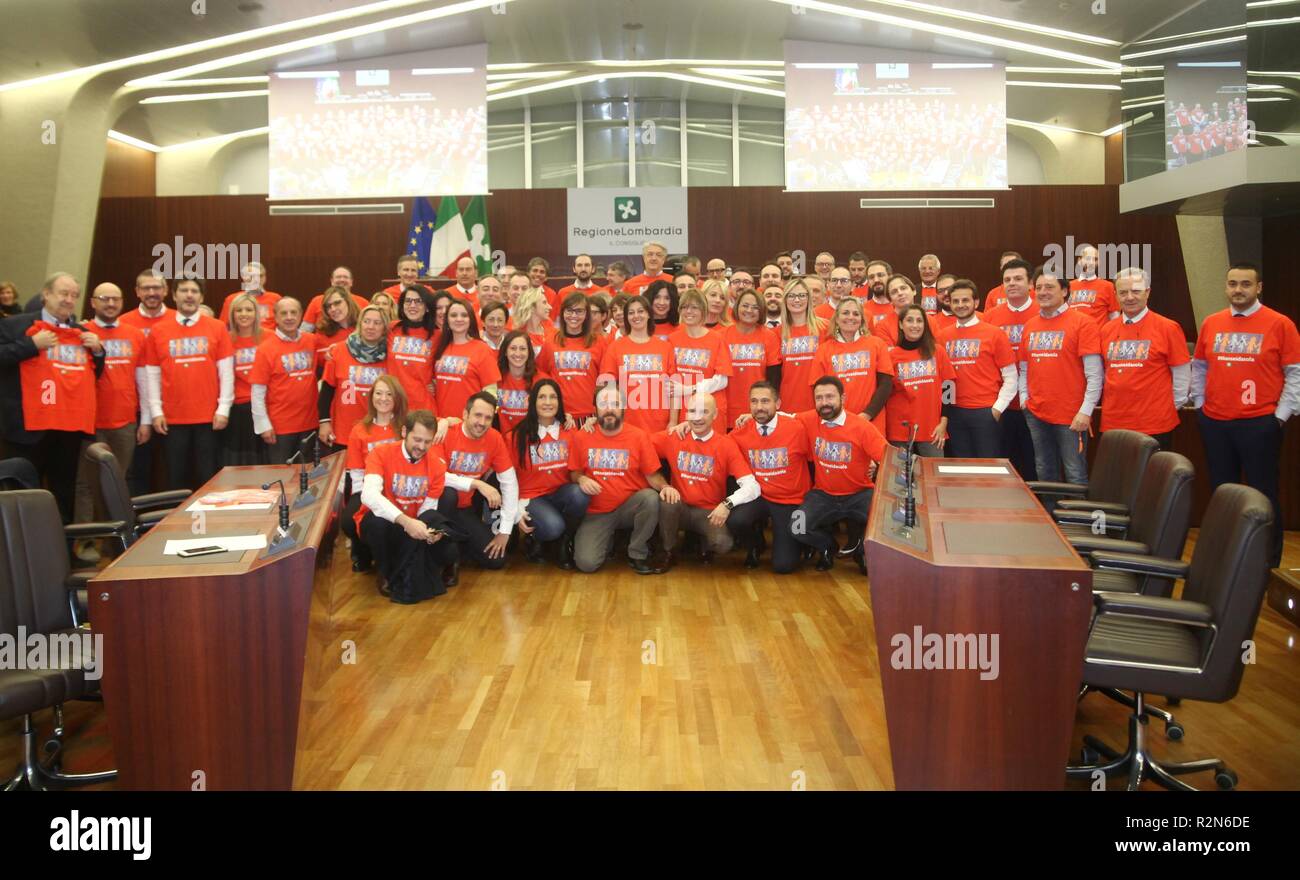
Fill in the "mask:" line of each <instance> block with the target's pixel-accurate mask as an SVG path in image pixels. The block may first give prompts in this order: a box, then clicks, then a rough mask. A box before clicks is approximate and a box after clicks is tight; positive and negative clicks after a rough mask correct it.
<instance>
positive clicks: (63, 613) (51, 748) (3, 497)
mask: <svg viewBox="0 0 1300 880" xmlns="http://www.w3.org/2000/svg"><path fill="white" fill-rule="evenodd" d="M0 527H2V529H3V538H2V539H0V633H4V634H5V635H8V636H10V637H11V638H13V639H15V641H16V643H17V642H18V639H19V633H20V630H21V632H22V635H23V636H24V639H25V638H30V637H31V636H33V635H39V636H43V637H46V638H49V639H51V641H50V643H49V644H50V650H48V651H47V653H46V656H47V658H48V659H49V660H50V661H51V662H50V663H49V664H48V665H49V666H53V667H54V668H45V669H5V670H0V721H8V720H9V719H11V718H22V719H23V724H22V738H23V750H22V760H21V762H20V763H19V765H18V769H17V771H16V772H15V773H14V775H13V777H12V778H11V779H10V780H9V781H8V783H7V784H6V785H5V791H13V790H14V789H18V788H32V789H46V788H64V787H68V786H73V785H90V784H94V783H99V782H109V781H112V780H113V779H115V778H116V777H117V771H116V770H110V771H107V772H103V773H63V772H61V770H60V767H59V765H60V757H61V755H62V751H63V704H64V703H65V702H67V701H68V700H75V699H83V698H90V697H93V696H94V695H97V694H98V693H99V680H98V678H95V677H88V675H87V673H88V672H89V671H91V670H94V669H95V668H96V667H95V663H96V661H97V659H98V658H96V657H94V653H93V650H94V645H93V642H92V641H91V639H90V638H88V636H89V635H90V630H89V628H88V627H85V628H83V626H82V623H81V621H82V620H84V619H85V605H84V596H85V589H86V584H87V582H88V581H89V580H90V578H91V577H93V576H94V574H95V572H84V573H73V572H71V570H70V565H69V562H68V556H67V554H66V553H65V552H63V549H62V548H61V547H60V546H59V543H60V542H61V541H62V540H63V537H62V531H63V526H62V523H61V522H60V520H59V508H58V505H57V504H55V501H54V496H53V495H51V494H50V493H49V492H46V491H44V490H42V489H23V490H17V491H13V492H0ZM79 597H80V599H79ZM60 643H61V644H63V645H64V646H65V647H66V648H67V649H69V655H70V656H69V655H64V656H61V657H58V658H55V657H54V653H55V652H54V650H53V649H54V646H55V645H57V644H60ZM74 645H75V646H76V647H75V649H73V646H74ZM25 649H26V648H25V644H23V650H25ZM87 654H89V656H87ZM78 655H79V656H78ZM55 659H57V660H59V661H60V662H59V663H58V665H57V666H55V665H54V663H53V662H52V661H54V660H55ZM42 709H53V710H54V733H53V735H52V736H51V738H50V739H49V740H48V741H47V742H46V743H45V746H44V749H43V751H44V753H45V758H44V760H42V758H41V757H40V755H39V754H38V749H37V746H36V725H35V724H34V723H33V719H32V716H33V715H34V714H35V713H37V712H39V711H40V710H42Z"/></svg>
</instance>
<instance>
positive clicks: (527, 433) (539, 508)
mask: <svg viewBox="0 0 1300 880" xmlns="http://www.w3.org/2000/svg"><path fill="white" fill-rule="evenodd" d="M564 422H565V412H564V399H563V395H562V394H561V393H560V385H559V383H558V382H556V381H555V380H554V379H539V380H538V381H537V383H536V384H535V385H533V387H532V390H531V391H530V392H529V394H528V412H527V413H526V414H525V415H524V418H523V420H522V421H521V422H520V423H519V424H518V425H516V426H515V429H514V431H512V432H511V434H510V436H509V437H508V438H507V442H506V445H508V446H509V447H510V456H511V458H513V459H514V464H515V473H516V474H517V475H518V477H519V530H520V531H521V532H523V533H524V536H525V537H524V552H525V555H526V556H527V557H528V559H529V560H530V561H533V562H541V561H542V546H543V545H545V544H546V543H548V542H550V541H556V540H559V539H561V538H562V539H563V544H561V548H560V568H563V569H565V570H566V571H569V570H572V569H573V536H574V534H576V533H577V531H578V524H579V523H581V522H582V518H583V517H584V516H585V515H586V513H587V504H588V502H589V501H590V499H589V498H588V497H587V495H586V494H585V493H584V492H583V491H582V489H581V488H580V487H579V486H578V484H577V483H574V482H571V481H570V479H569V449H570V448H572V445H573V437H574V430H573V429H571V428H566V427H565V426H564Z"/></svg>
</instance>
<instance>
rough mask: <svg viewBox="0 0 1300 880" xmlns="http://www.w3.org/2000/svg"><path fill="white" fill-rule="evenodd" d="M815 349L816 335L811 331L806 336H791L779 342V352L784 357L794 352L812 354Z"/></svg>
mask: <svg viewBox="0 0 1300 880" xmlns="http://www.w3.org/2000/svg"><path fill="white" fill-rule="evenodd" d="M816 350H817V337H816V336H815V335H813V334H811V333H809V334H808V335H807V336H791V337H790V338H789V339H787V340H785V341H783V342H782V343H781V353H782V354H783V355H785V356H786V357H790V355H794V354H812V353H813V352H815V351H816Z"/></svg>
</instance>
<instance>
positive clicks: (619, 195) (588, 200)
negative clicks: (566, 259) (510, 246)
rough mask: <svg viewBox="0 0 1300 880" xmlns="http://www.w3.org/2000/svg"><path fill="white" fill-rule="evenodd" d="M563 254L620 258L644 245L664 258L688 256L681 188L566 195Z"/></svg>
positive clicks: (586, 191) (607, 189)
mask: <svg viewBox="0 0 1300 880" xmlns="http://www.w3.org/2000/svg"><path fill="white" fill-rule="evenodd" d="M568 229H569V253H570V254H592V255H595V256H626V255H630V254H639V253H641V246H642V245H643V244H645V243H646V242H647V241H658V242H662V243H663V245H664V247H666V248H667V249H668V252H669V253H670V254H672V253H678V254H684V253H688V252H689V251H690V246H689V243H688V235H687V227H686V188H685V187H680V186H672V187H663V186H655V187H594V188H585V187H584V188H583V189H570V190H569V213H568Z"/></svg>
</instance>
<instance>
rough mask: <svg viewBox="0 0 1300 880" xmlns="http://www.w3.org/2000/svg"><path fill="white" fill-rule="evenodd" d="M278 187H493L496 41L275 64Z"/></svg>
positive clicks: (448, 191) (309, 194)
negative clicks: (490, 85)
mask: <svg viewBox="0 0 1300 880" xmlns="http://www.w3.org/2000/svg"><path fill="white" fill-rule="evenodd" d="M269 110H270V125H271V133H270V172H271V180H270V187H269V190H270V196H271V198H273V199H336V198H357V197H367V198H368V197H372V196H430V195H480V194H484V193H486V192H487V46H486V44H480V45H476V46H465V47H461V48H457V49H444V50H440V51H437V52H418V53H412V54H409V55H391V56H388V57H386V58H371V59H368V60H366V61H362V62H349V63H347V64H325V65H320V66H318V67H315V68H312V69H310V70H293V71H279V72H273V73H272V74H271V83H270V96H269Z"/></svg>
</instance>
